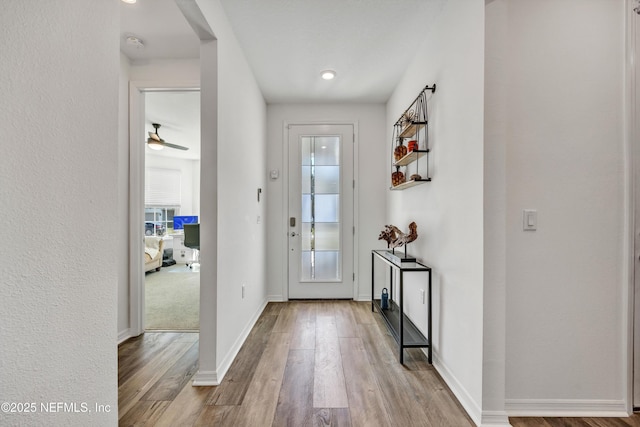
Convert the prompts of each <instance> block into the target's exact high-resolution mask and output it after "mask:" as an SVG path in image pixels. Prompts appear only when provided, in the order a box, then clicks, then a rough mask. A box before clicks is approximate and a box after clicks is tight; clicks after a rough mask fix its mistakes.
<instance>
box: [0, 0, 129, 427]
mask: <svg viewBox="0 0 640 427" xmlns="http://www.w3.org/2000/svg"><path fill="white" fill-rule="evenodd" d="M2 7H3V10H2V13H1V14H0V28H2V61H0V93H2V102H1V103H0V129H2V139H1V140H0V147H1V151H2V155H0V215H1V216H2V218H3V221H4V229H3V245H2V249H0V250H1V251H2V254H1V256H2V261H3V262H2V264H1V266H0V282H1V285H0V288H1V289H2V290H3V292H2V298H0V319H1V321H0V324H1V325H2V326H1V327H0V334H1V341H2V345H0V360H1V361H2V362H1V363H0V384H2V386H1V389H2V392H1V393H2V401H3V402H16V403H18V402H34V403H36V405H37V406H36V409H37V412H36V413H29V414H27V413H22V414H2V415H0V417H1V420H2V421H0V423H2V424H6V425H53V424H57V425H68V426H87V425H93V426H113V425H115V424H117V422H118V414H117V402H118V399H117V348H116V345H115V344H116V324H117V316H116V303H117V295H116V291H117V281H118V274H117V268H116V248H117V235H118V234H117V227H118V222H117V220H118V211H117V208H116V206H117V197H118V190H117V185H115V183H116V182H117V181H118V174H117V171H118V147H117V143H116V141H117V140H118V132H117V129H118V67H119V65H118V64H119V56H118V16H119V15H118V5H117V3H116V2H114V1H106V0H104V1H96V2H91V4H89V3H78V2H76V1H71V0H61V1H59V2H55V4H54V3H47V2H23V1H13V0H10V1H5V2H3V5H2ZM89 40H90V43H88V42H87V41H89ZM70 64H73V66H70ZM96 135H101V136H102V138H96V137H95V136H96ZM48 402H66V403H76V404H77V408H78V409H80V410H81V409H82V408H83V407H82V402H85V403H86V404H87V405H88V407H87V408H91V409H94V405H95V404H96V403H98V404H103V405H110V412H102V413H98V412H96V411H95V410H93V412H84V413H82V412H81V413H75V412H61V413H55V414H51V413H46V412H43V411H42V410H41V407H40V403H48Z"/></svg>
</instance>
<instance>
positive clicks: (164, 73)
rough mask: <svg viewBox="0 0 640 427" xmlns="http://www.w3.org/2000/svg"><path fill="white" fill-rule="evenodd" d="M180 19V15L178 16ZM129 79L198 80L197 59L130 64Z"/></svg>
mask: <svg viewBox="0 0 640 427" xmlns="http://www.w3.org/2000/svg"><path fill="white" fill-rule="evenodd" d="M178 18H180V19H182V18H181V17H178ZM130 79H131V80H141V81H145V82H147V81H149V82H154V81H155V82H173V81H176V82H190V81H198V80H200V60H199V59H197V58H196V59H154V60H147V61H138V62H134V63H132V64H131V71H130Z"/></svg>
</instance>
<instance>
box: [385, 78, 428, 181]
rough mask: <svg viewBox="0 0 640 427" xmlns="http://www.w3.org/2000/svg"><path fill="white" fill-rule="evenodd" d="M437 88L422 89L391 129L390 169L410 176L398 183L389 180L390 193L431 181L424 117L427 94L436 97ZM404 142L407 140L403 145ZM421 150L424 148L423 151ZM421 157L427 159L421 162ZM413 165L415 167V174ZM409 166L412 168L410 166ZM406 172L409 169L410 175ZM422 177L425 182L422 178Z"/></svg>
mask: <svg viewBox="0 0 640 427" xmlns="http://www.w3.org/2000/svg"><path fill="white" fill-rule="evenodd" d="M435 91H436V85H435V84H434V85H433V86H429V85H427V86H425V87H424V89H422V91H421V92H420V94H419V95H418V96H417V97H416V99H414V101H413V102H412V103H411V105H409V108H407V109H406V110H405V111H404V113H402V114H401V115H400V118H399V119H398V121H396V123H395V124H394V125H393V143H392V144H391V145H392V148H391V149H392V151H393V160H394V161H393V162H392V167H395V168H396V172H394V174H395V173H397V172H400V167H404V168H406V169H405V170H404V171H403V176H408V175H410V173H411V172H413V173H412V174H411V176H412V179H411V181H409V182H406V178H405V179H404V180H402V181H401V182H400V181H399V180H397V179H396V180H394V179H393V178H392V181H391V182H392V185H393V186H392V187H391V189H392V190H404V189H405V188H409V187H413V186H414V185H418V184H422V183H425V182H428V181H431V178H430V177H429V128H428V114H427V92H431V93H435ZM405 139H406V140H409V141H408V142H407V145H405ZM420 147H423V148H422V149H421V148H420ZM422 157H426V159H425V161H422V162H420V161H419V160H420V159H421V158H422ZM413 164H415V171H414V170H413V169H414V166H413ZM410 165H411V166H410ZM422 165H426V166H424V173H422V172H421V166H422ZM407 169H411V172H410V171H409V170H407ZM414 176H416V177H417V178H415V179H414V178H413V177H414ZM423 177H424V178H423Z"/></svg>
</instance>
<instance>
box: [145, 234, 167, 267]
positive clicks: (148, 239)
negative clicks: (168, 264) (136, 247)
mask: <svg viewBox="0 0 640 427" xmlns="http://www.w3.org/2000/svg"><path fill="white" fill-rule="evenodd" d="M163 250H164V240H162V238H161V237H157V236H144V271H145V273H146V272H147V271H151V270H156V271H160V267H162V252H163Z"/></svg>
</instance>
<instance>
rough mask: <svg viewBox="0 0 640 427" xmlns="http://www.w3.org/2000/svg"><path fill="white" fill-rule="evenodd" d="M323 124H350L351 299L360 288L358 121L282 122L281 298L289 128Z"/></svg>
mask: <svg viewBox="0 0 640 427" xmlns="http://www.w3.org/2000/svg"><path fill="white" fill-rule="evenodd" d="M322 125H334V126H340V125H350V126H352V127H353V179H354V181H355V184H354V187H353V224H354V227H355V233H354V234H353V254H352V256H353V272H354V274H355V279H354V280H353V293H352V298H353V299H354V300H357V298H358V289H359V280H360V274H359V269H358V266H359V262H358V261H359V260H358V253H359V250H358V249H359V245H358V241H359V235H360V227H359V223H358V218H359V217H360V208H359V203H358V200H359V192H358V187H359V184H360V183H359V179H358V178H359V176H360V175H359V158H360V156H359V155H358V153H359V145H360V144H359V129H358V121H357V120H345V121H341V120H330V121H287V120H285V121H284V122H283V126H282V135H283V139H282V153H283V157H282V183H283V184H282V189H283V195H282V213H283V215H282V230H283V233H282V241H281V248H282V254H283V257H282V258H283V259H282V272H283V273H284V274H283V278H284V280H283V281H282V282H283V283H282V296H283V300H284V301H289V252H288V251H289V233H288V231H289V217H288V212H289V127H290V126H322Z"/></svg>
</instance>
